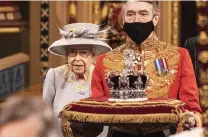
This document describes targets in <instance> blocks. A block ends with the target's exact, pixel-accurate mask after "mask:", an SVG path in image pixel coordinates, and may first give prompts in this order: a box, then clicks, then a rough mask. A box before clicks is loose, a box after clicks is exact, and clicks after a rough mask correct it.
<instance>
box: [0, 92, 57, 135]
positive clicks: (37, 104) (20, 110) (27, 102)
mask: <svg viewBox="0 0 209 137" xmlns="http://www.w3.org/2000/svg"><path fill="white" fill-rule="evenodd" d="M31 116H32V117H33V116H35V117H36V118H38V119H39V123H40V130H39V131H38V132H39V137H57V136H55V135H57V127H56V124H57V123H56V121H55V119H54V116H53V112H52V109H51V106H49V105H48V104H45V103H44V102H43V101H42V100H41V99H40V98H32V97H21V96H13V97H10V98H8V99H7V100H6V101H5V102H4V103H3V105H1V108H0V127H1V126H4V125H5V124H8V123H10V122H14V121H18V120H24V119H26V118H29V117H31ZM34 128H35V127H34Z"/></svg>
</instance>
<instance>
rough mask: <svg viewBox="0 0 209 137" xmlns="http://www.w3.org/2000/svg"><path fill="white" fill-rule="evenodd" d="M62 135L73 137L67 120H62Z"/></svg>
mask: <svg viewBox="0 0 209 137" xmlns="http://www.w3.org/2000/svg"><path fill="white" fill-rule="evenodd" d="M61 126H62V134H63V136H64V137H73V132H72V129H71V127H70V123H69V122H68V121H67V120H64V119H63V120H62V124H61Z"/></svg>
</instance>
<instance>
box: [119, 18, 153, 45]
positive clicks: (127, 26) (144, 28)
mask: <svg viewBox="0 0 209 137" xmlns="http://www.w3.org/2000/svg"><path fill="white" fill-rule="evenodd" d="M123 30H124V31H125V32H126V33H127V34H128V36H129V38H131V39H132V40H133V41H134V42H135V43H136V44H141V43H142V42H143V41H144V40H145V39H147V38H148V36H149V35H150V33H151V32H152V31H153V30H154V24H153V22H152V20H151V21H149V22H146V23H141V22H134V23H126V22H125V23H124V25H123Z"/></svg>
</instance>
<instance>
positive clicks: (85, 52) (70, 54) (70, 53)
mask: <svg viewBox="0 0 209 137" xmlns="http://www.w3.org/2000/svg"><path fill="white" fill-rule="evenodd" d="M78 54H79V55H80V56H81V57H84V58H87V57H88V56H89V55H90V54H91V52H90V51H88V50H69V51H68V57H76V56H77V55H78Z"/></svg>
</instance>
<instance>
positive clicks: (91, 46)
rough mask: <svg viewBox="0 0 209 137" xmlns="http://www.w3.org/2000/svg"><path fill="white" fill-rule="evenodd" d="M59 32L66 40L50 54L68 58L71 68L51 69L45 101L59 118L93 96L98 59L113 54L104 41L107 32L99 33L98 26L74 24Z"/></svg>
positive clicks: (47, 79) (55, 46) (48, 75)
mask: <svg viewBox="0 0 209 137" xmlns="http://www.w3.org/2000/svg"><path fill="white" fill-rule="evenodd" d="M59 30H60V34H61V35H62V37H63V38H62V39H60V40H57V41H55V42H54V43H53V44H52V45H51V46H50V47H49V51H50V52H51V53H53V54H55V55H59V56H64V57H66V60H67V64H65V65H62V66H60V67H57V68H51V69H49V71H48V72H47V75H46V78H45V82H44V87H43V99H44V101H46V102H47V103H49V104H51V105H52V106H53V110H54V113H55V116H58V115H59V112H60V111H61V110H62V109H63V107H64V106H65V105H66V104H69V103H71V102H72V101H78V100H80V99H82V98H87V97H89V96H90V95H91V88H90V86H91V85H90V83H91V77H92V71H93V68H94V65H93V61H94V58H95V56H96V55H98V54H101V53H105V52H108V51H110V50H111V47H110V46H109V45H107V44H106V43H104V42H103V41H101V40H100V38H99V36H100V35H101V33H102V32H104V31H99V26H98V25H95V24H91V23H74V24H69V25H66V26H64V30H61V29H59Z"/></svg>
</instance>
